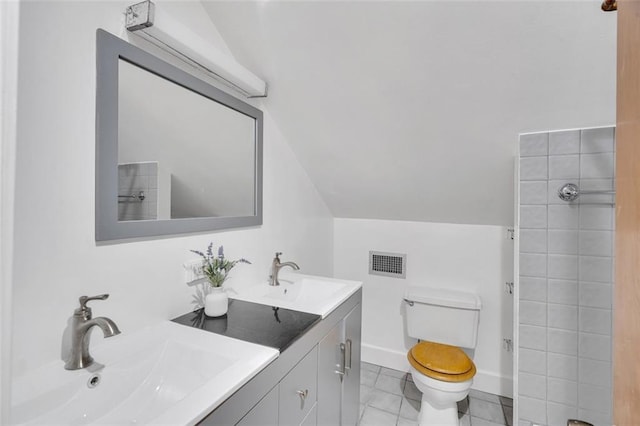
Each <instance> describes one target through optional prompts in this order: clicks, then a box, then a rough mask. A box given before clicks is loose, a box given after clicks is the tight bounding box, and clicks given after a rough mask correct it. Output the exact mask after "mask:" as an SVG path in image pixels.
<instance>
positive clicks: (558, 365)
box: [547, 352, 578, 382]
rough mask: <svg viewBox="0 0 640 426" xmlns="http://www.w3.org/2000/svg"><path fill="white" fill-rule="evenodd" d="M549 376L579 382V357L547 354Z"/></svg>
mask: <svg viewBox="0 0 640 426" xmlns="http://www.w3.org/2000/svg"><path fill="white" fill-rule="evenodd" d="M547 374H548V375H549V376H550V377H556V378H559V379H565V380H573V381H574V382H575V381H577V380H578V357H577V356H572V355H564V354H557V353H553V352H549V353H547Z"/></svg>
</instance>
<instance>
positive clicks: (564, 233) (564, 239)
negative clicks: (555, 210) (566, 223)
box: [548, 229, 578, 254]
mask: <svg viewBox="0 0 640 426" xmlns="http://www.w3.org/2000/svg"><path fill="white" fill-rule="evenodd" d="M548 245H549V253H552V254H578V231H577V230H573V229H572V230H563V229H554V230H550V231H549V243H548Z"/></svg>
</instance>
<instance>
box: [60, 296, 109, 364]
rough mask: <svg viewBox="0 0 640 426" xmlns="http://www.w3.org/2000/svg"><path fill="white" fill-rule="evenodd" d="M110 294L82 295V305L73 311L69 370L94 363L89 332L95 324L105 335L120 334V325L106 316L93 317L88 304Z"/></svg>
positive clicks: (103, 298) (68, 361)
mask: <svg viewBox="0 0 640 426" xmlns="http://www.w3.org/2000/svg"><path fill="white" fill-rule="evenodd" d="M108 297H109V295H108V294H101V295H99V296H93V297H87V296H80V299H79V301H80V307H79V308H78V309H76V310H75V311H73V317H72V318H71V355H70V356H69V359H68V360H67V362H66V364H65V365H64V368H65V369H67V370H79V369H81V368H86V367H88V366H90V365H91V364H93V358H92V357H91V355H89V337H90V336H91V333H90V332H89V331H90V330H91V329H92V328H93V327H94V326H98V327H100V329H101V330H102V332H103V333H104V337H111V336H115V335H116V334H120V330H118V326H117V325H116V324H115V323H114V322H113V321H111V320H110V319H109V318H106V317H98V318H93V319H92V318H91V308H89V307H88V306H87V302H88V301H90V300H105V299H106V298H108Z"/></svg>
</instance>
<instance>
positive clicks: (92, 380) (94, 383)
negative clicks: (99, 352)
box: [87, 374, 100, 389]
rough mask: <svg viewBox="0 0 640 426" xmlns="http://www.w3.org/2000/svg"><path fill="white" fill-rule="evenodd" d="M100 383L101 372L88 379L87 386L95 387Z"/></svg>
mask: <svg viewBox="0 0 640 426" xmlns="http://www.w3.org/2000/svg"><path fill="white" fill-rule="evenodd" d="M99 384H100V375H99V374H94V375H93V376H91V378H90V379H89V380H87V387H88V388H89V389H93V388H95V387H96V386H98V385H99Z"/></svg>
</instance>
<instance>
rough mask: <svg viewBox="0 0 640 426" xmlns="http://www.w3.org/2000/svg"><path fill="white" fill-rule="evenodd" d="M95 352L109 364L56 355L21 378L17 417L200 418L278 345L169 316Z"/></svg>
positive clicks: (64, 420) (77, 420) (22, 420)
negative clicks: (67, 363)
mask: <svg viewBox="0 0 640 426" xmlns="http://www.w3.org/2000/svg"><path fill="white" fill-rule="evenodd" d="M92 355H93V357H94V358H95V360H96V362H100V363H101V364H104V366H103V367H102V368H99V369H97V370H95V371H93V372H92V371H89V369H92V368H91V367H90V368H89V369H83V370H76V371H67V370H64V368H63V364H62V362H57V363H54V364H52V365H49V366H46V367H43V368H42V369H39V370H37V371H34V372H32V373H31V374H28V375H26V376H24V377H21V378H19V379H17V380H16V381H15V382H14V386H13V389H14V392H13V395H12V396H13V401H12V409H11V417H12V418H11V420H12V421H11V423H12V424H29V425H32V424H47V425H85V424H100V425H106V424H110V425H115V424H117V425H125V424H129V425H131V424H150V423H151V424H195V423H196V422H197V421H199V420H201V419H202V418H203V417H204V416H205V415H206V414H208V413H209V412H210V411H212V410H213V409H214V408H216V407H217V406H218V405H219V404H220V403H221V402H223V401H224V400H225V399H226V398H227V397H229V396H230V395H231V394H232V393H233V392H235V391H236V390H237V389H238V388H240V387H241V386H242V385H243V384H245V383H246V382H247V381H249V379H251V378H252V377H253V376H254V375H255V374H256V373H258V372H259V371H260V370H262V368H264V367H265V366H266V365H267V364H268V363H269V362H271V361H272V360H274V359H275V358H276V357H277V356H278V351H277V350H275V349H272V348H267V347H265V346H260V345H255V344H253V343H247V342H243V341H240V340H236V339H231V338H229V337H225V336H221V335H218V334H214V333H209V332H205V331H202V330H198V329H195V328H190V327H186V326H183V325H179V324H175V323H172V322H169V321H167V322H162V323H160V324H158V325H156V326H153V327H149V328H147V329H144V330H140V331H137V332H134V333H130V334H126V333H123V334H121V335H118V336H115V337H111V338H109V339H105V341H104V342H101V345H99V346H98V347H97V348H95V349H93V348H92ZM98 367H100V366H98ZM92 382H93V383H92ZM93 384H95V386H92V385H93Z"/></svg>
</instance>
